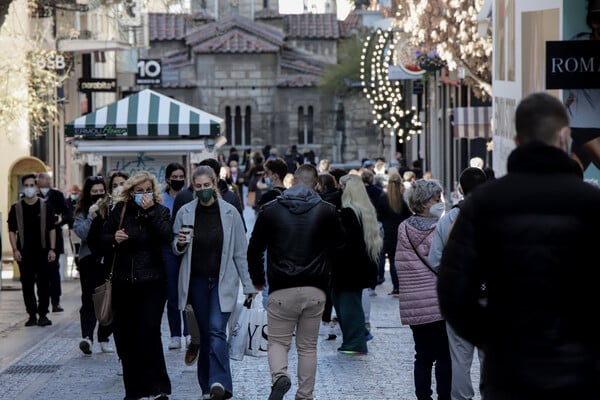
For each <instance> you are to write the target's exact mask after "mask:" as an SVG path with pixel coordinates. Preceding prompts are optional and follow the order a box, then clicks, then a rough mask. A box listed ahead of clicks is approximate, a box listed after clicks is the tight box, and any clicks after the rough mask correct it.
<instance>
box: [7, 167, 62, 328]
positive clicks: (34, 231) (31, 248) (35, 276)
mask: <svg viewBox="0 0 600 400" xmlns="http://www.w3.org/2000/svg"><path fill="white" fill-rule="evenodd" d="M21 184H22V185H23V198H22V199H21V200H19V201H17V202H16V203H14V204H13V205H12V206H11V207H10V211H9V213H8V221H7V222H8V237H9V241H10V246H11V248H12V252H13V258H14V260H15V261H16V262H17V264H18V265H19V273H20V275H21V278H20V279H21V286H22V292H23V301H24V302H25V310H26V311H27V314H29V319H28V320H27V322H25V326H35V325H39V326H48V325H52V321H50V319H48V317H47V314H48V306H49V304H50V293H49V288H50V283H49V276H50V268H51V267H50V265H49V264H50V263H53V262H56V257H57V255H56V230H55V229H54V210H53V208H52V205H51V204H48V203H46V202H45V201H44V200H42V199H41V198H39V197H38V196H37V194H36V193H37V185H36V177H35V175H34V174H27V175H24V176H23V177H22V178H21ZM36 290H37V298H36V295H35V294H36Z"/></svg>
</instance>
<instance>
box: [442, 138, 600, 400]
mask: <svg viewBox="0 0 600 400" xmlns="http://www.w3.org/2000/svg"><path fill="white" fill-rule="evenodd" d="M507 170H508V174H507V175H505V176H503V177H501V178H499V179H496V180H494V181H492V182H488V183H486V185H485V187H482V188H481V189H480V190H477V191H475V192H473V193H472V194H470V195H469V196H468V197H467V198H466V199H465V201H464V204H463V206H462V207H461V211H460V213H459V215H458V218H457V220H456V222H455V224H454V226H453V228H452V231H451V232H450V236H449V238H448V242H447V244H446V247H445V248H444V251H443V254H442V261H441V265H440V270H439V271H440V273H439V276H438V292H439V298H440V306H441V309H442V313H443V315H444V316H445V317H446V319H447V321H448V323H450V324H451V325H452V327H453V328H454V329H455V330H456V332H457V333H458V334H459V335H461V336H462V337H464V338H465V339H467V340H469V341H470V342H472V343H473V344H475V345H476V346H478V347H481V348H482V349H483V350H484V352H485V361H484V365H483V380H484V381H485V391H486V393H485V398H486V399H490V400H496V399H511V400H512V399H514V400H521V399H559V398H560V399H567V398H569V399H575V398H577V399H581V398H598V396H599V393H600V380H599V379H598V377H600V341H599V340H598V337H599V336H600V332H599V330H598V328H596V325H597V324H594V323H593V321H594V315H596V314H597V313H598V310H599V309H600V296H598V282H600V269H599V268H598V266H597V261H596V262H594V261H593V260H594V254H595V250H596V249H597V247H598V237H599V236H598V229H600V211H599V207H600V190H599V189H598V188H597V187H594V186H593V185H591V184H588V183H585V182H583V181H582V180H581V178H580V177H578V173H577V171H576V170H574V169H573V162H572V160H571V159H570V158H569V157H568V156H567V155H566V153H565V152H564V151H562V150H560V149H557V148H554V147H551V146H546V145H543V144H541V143H531V144H527V145H523V146H519V147H517V148H516V149H515V150H514V151H513V152H512V153H511V155H510V156H509V158H508V163H507ZM482 283H485V285H486V295H487V297H486V299H485V300H486V301H485V302H482V301H481V299H480V290H479V289H480V287H481V284H482Z"/></svg>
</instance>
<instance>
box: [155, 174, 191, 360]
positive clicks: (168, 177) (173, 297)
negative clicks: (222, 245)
mask: <svg viewBox="0 0 600 400" xmlns="http://www.w3.org/2000/svg"><path fill="white" fill-rule="evenodd" d="M165 182H166V184H167V187H166V188H165V191H164V192H163V193H162V204H163V205H164V206H165V207H167V208H168V209H169V212H170V213H171V220H173V219H174V218H175V216H174V215H173V202H174V201H175V196H177V193H179V192H180V191H181V190H182V189H183V187H184V186H185V167H184V166H183V165H181V164H179V163H176V162H174V163H170V164H169V165H167V168H166V170H165ZM163 258H164V260H165V264H166V265H167V319H168V321H169V331H170V332H171V341H170V342H169V350H173V349H180V348H181V333H182V330H181V325H182V321H183V335H184V336H186V338H187V336H188V334H189V332H188V326H187V319H186V318H185V316H183V318H182V312H181V311H179V310H178V308H177V296H178V290H177V283H178V280H179V256H177V255H175V254H174V253H173V249H172V248H171V243H169V244H168V245H166V246H165V247H164V249H163ZM186 344H189V343H186Z"/></svg>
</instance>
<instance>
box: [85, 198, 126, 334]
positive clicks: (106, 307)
mask: <svg viewBox="0 0 600 400" xmlns="http://www.w3.org/2000/svg"><path fill="white" fill-rule="evenodd" d="M125 208H127V203H123V209H122V210H121V217H120V219H119V227H118V228H117V230H119V229H121V225H122V224H123V217H124V216H125ZM116 258H117V253H116V252H115V254H114V255H113V260H112V265H111V267H110V273H109V274H108V278H107V279H106V282H104V283H103V284H102V285H100V286H98V287H97V288H95V289H94V293H93V294H92V301H93V302H94V313H95V314H96V319H97V320H98V323H99V324H100V325H110V324H111V323H112V321H113V308H112V274H113V270H114V268H115V260H116Z"/></svg>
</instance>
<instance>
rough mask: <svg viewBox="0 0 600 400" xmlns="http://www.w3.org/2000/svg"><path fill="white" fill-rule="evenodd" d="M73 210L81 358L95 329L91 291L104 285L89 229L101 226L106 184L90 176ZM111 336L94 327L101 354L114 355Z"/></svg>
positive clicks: (98, 251) (97, 250) (103, 273)
mask: <svg viewBox="0 0 600 400" xmlns="http://www.w3.org/2000/svg"><path fill="white" fill-rule="evenodd" d="M80 196H81V197H80V198H79V199H78V202H77V205H76V207H75V221H74V222H73V231H74V232H75V234H77V236H78V237H79V238H80V239H81V245H80V248H79V262H78V264H79V265H78V268H77V269H78V270H79V283H80V284H81V308H80V310H79V318H80V324H81V337H82V339H81V342H79V348H80V349H81V351H82V352H83V354H85V355H91V354H92V343H93V341H94V329H95V328H96V322H97V321H96V315H95V314H94V303H93V302H92V294H93V293H94V288H96V287H98V286H100V285H101V284H102V283H104V280H105V279H106V275H107V271H106V270H105V268H104V266H105V260H104V259H103V254H104V253H103V252H102V251H101V246H100V243H99V240H100V237H98V235H94V233H93V232H94V231H96V232H97V231H98V229H92V226H96V227H101V226H102V224H103V223H104V220H105V217H106V210H107V205H108V204H107V200H108V199H107V197H106V184H105V183H104V179H102V177H100V176H90V177H88V178H87V179H86V180H85V183H84V185H83V192H82V193H81V194H80ZM111 334H112V327H111V326H110V325H107V326H104V325H99V324H98V332H97V335H98V343H100V349H101V351H102V352H103V353H114V351H115V350H114V348H113V347H112V346H111V345H110V343H109V340H108V338H109V336H110V335H111Z"/></svg>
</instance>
